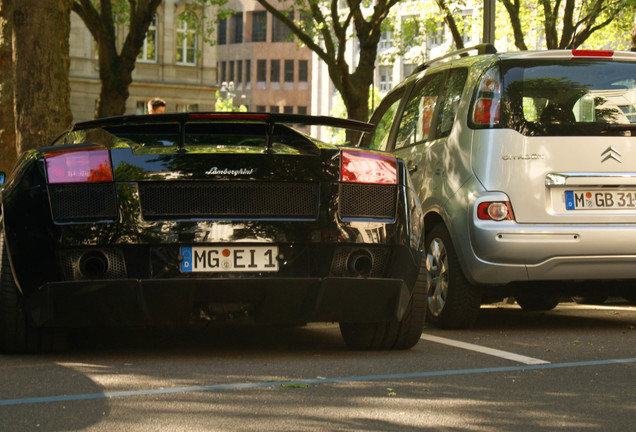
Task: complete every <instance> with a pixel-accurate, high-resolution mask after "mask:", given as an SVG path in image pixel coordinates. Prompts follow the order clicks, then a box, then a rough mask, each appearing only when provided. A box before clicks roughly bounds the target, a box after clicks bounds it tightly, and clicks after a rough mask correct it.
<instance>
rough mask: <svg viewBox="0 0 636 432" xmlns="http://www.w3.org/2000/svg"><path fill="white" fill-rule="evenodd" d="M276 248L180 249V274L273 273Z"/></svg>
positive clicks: (276, 268)
mask: <svg viewBox="0 0 636 432" xmlns="http://www.w3.org/2000/svg"><path fill="white" fill-rule="evenodd" d="M277 256H278V247H277V246H220V247H216V246H215V247H207V246H193V247H185V246H184V247H182V248H181V257H182V258H183V259H182V261H181V272H275V271H278V259H277V258H276V257H277Z"/></svg>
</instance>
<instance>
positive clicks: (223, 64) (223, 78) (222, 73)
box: [221, 61, 227, 81]
mask: <svg viewBox="0 0 636 432" xmlns="http://www.w3.org/2000/svg"><path fill="white" fill-rule="evenodd" d="M225 64H226V63H225V62H224V61H222V62H221V81H227V75H226V73H225V71H226V69H225Z"/></svg>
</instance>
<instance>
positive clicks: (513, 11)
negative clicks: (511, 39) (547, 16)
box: [502, 0, 528, 51]
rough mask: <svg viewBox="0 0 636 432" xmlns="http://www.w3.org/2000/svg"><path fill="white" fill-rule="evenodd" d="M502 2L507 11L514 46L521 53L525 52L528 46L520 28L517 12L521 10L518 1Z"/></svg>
mask: <svg viewBox="0 0 636 432" xmlns="http://www.w3.org/2000/svg"><path fill="white" fill-rule="evenodd" d="M502 2H503V4H504V6H505V7H506V10H507V11H508V16H509V17H510V25H511V26H512V31H513V33H514V36H515V46H516V47H517V48H519V49H520V50H521V51H527V50H528V46H527V45H526V41H525V37H524V35H523V29H522V28H521V19H520V18H519V12H520V9H521V5H520V3H519V0H513V1H511V0H502Z"/></svg>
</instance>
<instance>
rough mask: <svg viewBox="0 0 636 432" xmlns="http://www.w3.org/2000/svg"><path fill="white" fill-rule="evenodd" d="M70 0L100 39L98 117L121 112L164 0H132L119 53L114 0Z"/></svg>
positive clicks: (120, 113)
mask: <svg viewBox="0 0 636 432" xmlns="http://www.w3.org/2000/svg"><path fill="white" fill-rule="evenodd" d="M0 1H1V0H0ZM69 1H71V2H72V3H73V11H74V12H75V13H77V15H78V16H79V17H80V18H81V19H82V21H83V22H84V24H85V25H86V27H87V28H88V30H89V31H90V32H91V34H92V35H93V38H94V39H95V41H96V42H97V47H98V56H99V79H100V81H101V84H102V87H101V90H100V93H99V100H98V103H97V111H96V113H95V114H96V116H97V117H110V116H115V115H122V114H124V113H125V112H126V100H127V99H128V95H129V91H128V88H129V87H130V84H131V83H132V81H133V79H132V73H133V70H134V69H135V62H136V61H137V55H138V54H139V52H140V51H141V48H142V46H143V44H144V39H145V37H146V32H147V31H148V27H149V26H150V22H151V21H152V18H153V17H154V16H155V13H156V12H157V8H158V7H159V5H160V4H161V2H162V0H137V1H136V2H133V1H129V5H128V8H129V10H128V14H129V15H128V18H129V20H130V24H129V25H128V34H127V35H126V38H125V40H124V44H123V46H122V47H121V53H120V54H118V45H117V38H116V36H115V35H116V28H115V26H116V21H117V20H116V19H115V13H116V12H115V11H114V8H113V5H112V1H111V0H100V2H99V4H95V3H94V2H93V1H92V0H69ZM96 6H97V7H96Z"/></svg>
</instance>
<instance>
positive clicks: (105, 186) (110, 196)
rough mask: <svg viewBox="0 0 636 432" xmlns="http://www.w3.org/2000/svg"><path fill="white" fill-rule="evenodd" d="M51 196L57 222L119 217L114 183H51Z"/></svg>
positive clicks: (52, 208) (54, 217)
mask: <svg viewBox="0 0 636 432" xmlns="http://www.w3.org/2000/svg"><path fill="white" fill-rule="evenodd" d="M49 198H50V200H51V210H52V211H53V219H54V220H55V221H56V222H74V221H96V220H114V219H116V218H117V193H116V191H115V185H114V184H113V183H78V184H55V185H49Z"/></svg>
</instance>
